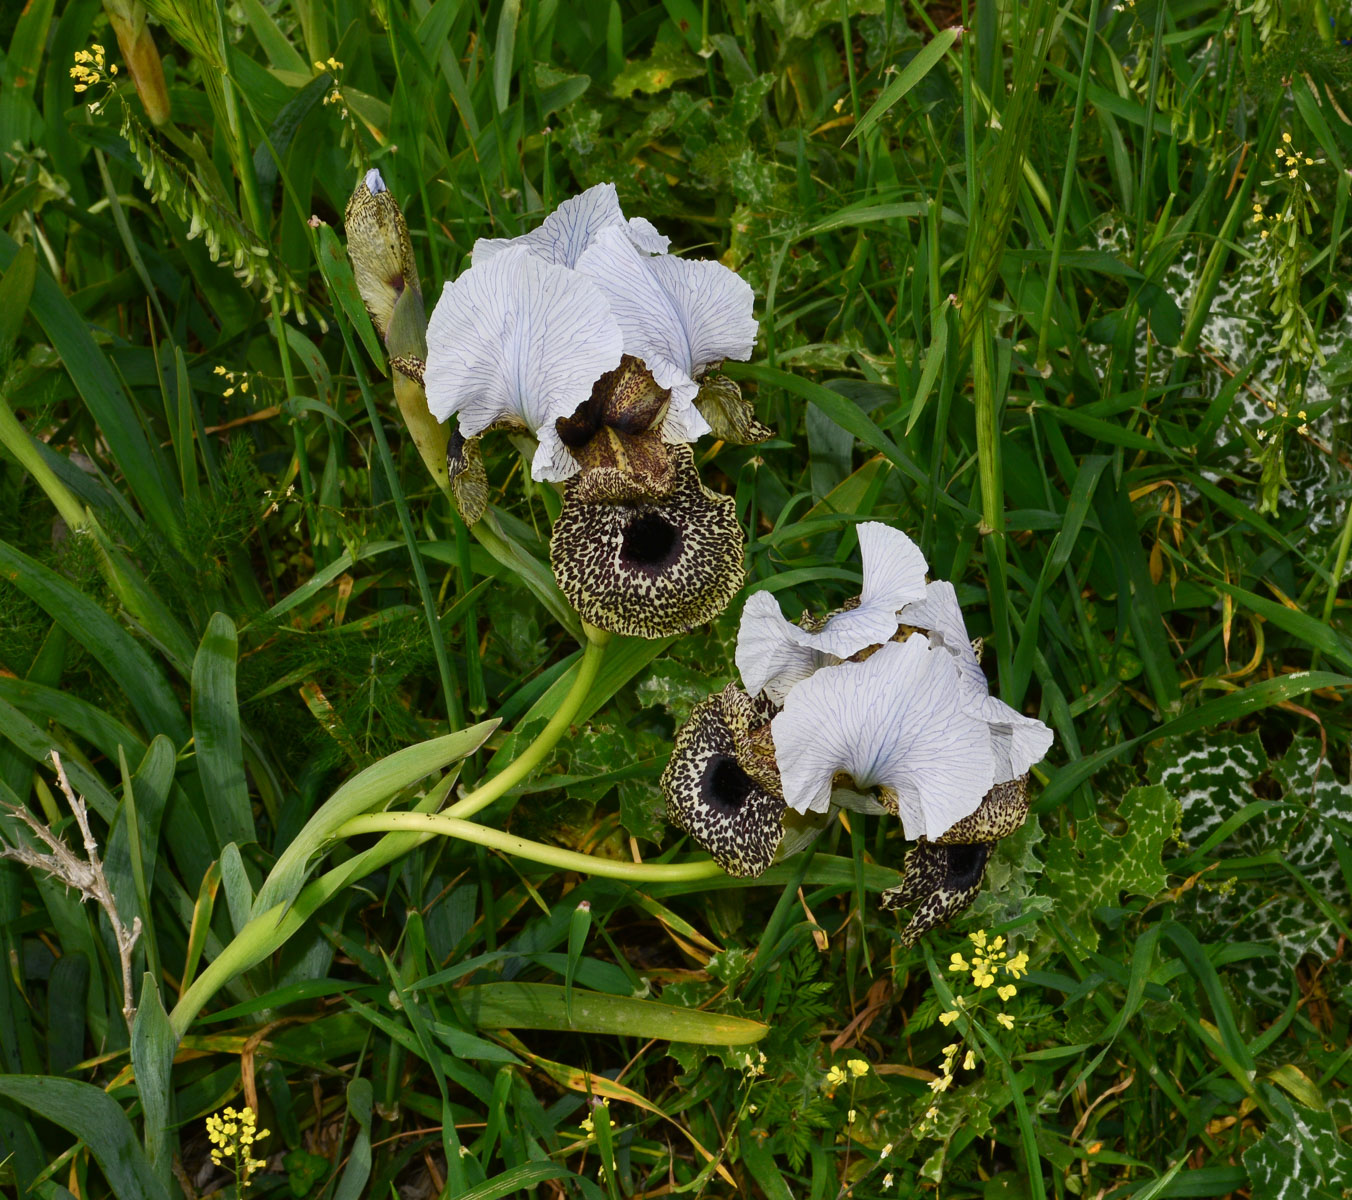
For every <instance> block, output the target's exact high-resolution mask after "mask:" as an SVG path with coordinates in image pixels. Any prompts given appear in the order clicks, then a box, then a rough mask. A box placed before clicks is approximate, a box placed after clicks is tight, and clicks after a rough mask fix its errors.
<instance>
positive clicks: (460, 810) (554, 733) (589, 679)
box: [443, 625, 610, 817]
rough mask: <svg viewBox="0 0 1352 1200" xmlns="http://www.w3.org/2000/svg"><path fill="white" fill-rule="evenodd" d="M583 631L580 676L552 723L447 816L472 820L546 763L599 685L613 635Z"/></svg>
mask: <svg viewBox="0 0 1352 1200" xmlns="http://www.w3.org/2000/svg"><path fill="white" fill-rule="evenodd" d="M583 628H584V629H585V630H586V632H587V648H586V649H585V650H584V651H583V652H582V661H581V662H580V663H579V664H578V671H577V677H576V678H575V679H574V680H573V686H572V687H570V688H569V689H568V694H567V695H566V696H565V697H564V698H563V703H562V704H560V705H559V707H558V709H557V710H556V711H555V713H554V715H553V716H552V717H550V718H549V724H548V725H546V726H545V727H544V729H542V730H541V731H540V736H539V737H537V738H536V739H535V740H534V741H533V742H531V744H530V745H529V746H527V747H526V748H525V749H524V750H523V751H522V752H521V753H520V754H518V755H517V756H516V758H514V759H513V760H512V761H511V762H510V763H508V764H507V766H506V767H504V768H503V769H502V770H501V771H499V772H498V773H497V774H496V775H494V776H493V778H492V779H490V780H488V781H487V782H486V783H482V784H480V785H479V786H478V787H477V788H475V789H474V790H473V791H472V792H470V793H469V795H468V796H464V797H462V798H461V799H459V800H457V801H456V802H455V803H454V804H452V805H451V806H450V808H448V809H446V811H445V813H444V814H443V815H444V816H447V817H471V816H473V815H474V814H475V813H476V812H478V811H479V810H480V809H481V808H485V807H487V806H488V805H490V804H492V803H493V801H494V800H496V799H498V797H499V796H503V795H506V793H507V792H509V791H511V789H512V788H514V787H515V786H516V785H517V784H518V783H520V782H521V781H522V780H523V779H525V778H526V776H527V775H529V774H530V773H531V772H532V771H533V770H535V768H536V767H538V766H539V765H540V764H541V763H542V762H543V761H544V758H545V755H546V754H548V753H549V752H550V751H551V750H552V749H554V746H555V745H556V744H557V743H558V740H559V739H560V738H561V737H563V735H564V734H565V733H566V732H567V731H568V727H569V726H570V725H571V724H572V723H573V718H574V717H576V716H577V714H578V710H579V709H580V708H581V707H582V702H583V701H584V700H586V698H587V693H588V692H590V691H591V686H592V684H593V683H595V682H596V675H597V672H598V671H600V669H601V659H602V658H604V657H605V652H606V643H607V642H609V641H610V634H608V633H605V632H604V631H602V630H600V629H594V628H593V627H592V626H590V625H585V626H584V627H583Z"/></svg>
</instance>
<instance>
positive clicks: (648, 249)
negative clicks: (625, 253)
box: [629, 217, 671, 254]
mask: <svg viewBox="0 0 1352 1200" xmlns="http://www.w3.org/2000/svg"><path fill="white" fill-rule="evenodd" d="M629 240H630V241H631V242H633V243H634V245H635V246H637V247H638V248H639V249H640V250H642V251H643V253H644V254H665V253H666V252H667V251H668V250H669V249H670V248H671V239H670V238H669V237H667V235H666V234H665V233H658V231H657V226H656V225H654V224H653V223H652V222H651V221H650V220H648V218H647V217H630V218H629Z"/></svg>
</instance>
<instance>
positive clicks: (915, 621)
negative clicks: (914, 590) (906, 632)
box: [901, 579, 990, 704]
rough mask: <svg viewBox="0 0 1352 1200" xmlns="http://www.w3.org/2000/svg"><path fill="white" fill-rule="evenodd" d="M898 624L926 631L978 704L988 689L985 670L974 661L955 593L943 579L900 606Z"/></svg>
mask: <svg viewBox="0 0 1352 1200" xmlns="http://www.w3.org/2000/svg"><path fill="white" fill-rule="evenodd" d="M901 623H902V624H903V625H912V626H914V627H915V628H916V629H924V630H926V631H927V632H928V633H929V635H930V640H931V641H933V642H934V643H935V644H936V645H940V646H942V647H943V648H944V649H945V650H947V651H948V652H949V654H951V655H952V656H953V658H954V660H955V661H956V662H957V664H958V673H959V675H960V676H961V677H962V686H963V691H964V693H965V694H966V695H967V697H968V699H969V700H970V701H971V702H972V703H974V704H975V703H978V702H979V701H980V700H981V699H983V698H984V697H985V696H986V695H987V694H988V693H989V692H990V685H989V684H988V683H987V682H986V673H985V672H984V671H983V670H982V669H981V664H980V663H979V662H977V658H976V651H975V650H973V649H972V639H971V638H970V637H968V635H967V622H966V621H964V620H963V617H962V607H961V605H959V604H958V593H957V591H956V590H955V589H954V587H953V585H952V584H951V583H949V582H948V580H947V579H936V580H935V581H934V582H933V583H931V584H930V585H929V586H928V587H926V588H925V596H924V599H923V600H918V601H916V603H914V604H908V605H907V606H906V607H905V608H904V609H902V611H901Z"/></svg>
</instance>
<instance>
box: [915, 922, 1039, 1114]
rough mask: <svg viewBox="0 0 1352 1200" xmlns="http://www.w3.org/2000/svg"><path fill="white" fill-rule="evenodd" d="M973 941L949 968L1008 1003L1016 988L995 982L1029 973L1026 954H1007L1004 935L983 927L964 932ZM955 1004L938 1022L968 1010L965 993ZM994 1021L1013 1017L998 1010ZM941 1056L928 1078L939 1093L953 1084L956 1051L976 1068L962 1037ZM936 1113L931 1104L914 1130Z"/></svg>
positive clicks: (1008, 1023) (967, 1066)
mask: <svg viewBox="0 0 1352 1200" xmlns="http://www.w3.org/2000/svg"><path fill="white" fill-rule="evenodd" d="M967 938H968V940H969V941H970V942H971V943H972V952H971V958H970V959H968V958H966V957H964V956H963V955H962V954H961V953H959V952H957V951H954V953H953V954H952V956H951V957H950V958H949V960H948V969H949V970H950V971H961V972H963V973H966V972H969V971H970V972H971V975H972V984H973V986H974V987H976V988H977V989H978V990H979V991H984V990H985V989H987V988H994V989H995V994H996V995H997V996H998V997H999V998H1000V1002H1001V1003H1002V1004H1003V1003H1007V1002H1008V1001H1010V1000H1012V999H1013V998H1014V997H1015V996H1016V995H1017V994H1018V990H1019V989H1018V988H1016V987H1015V986H1014V984H1013V983H1010V982H1009V981H1008V979H1006V982H1004V983H1002V984H999V985H998V986H997V985H996V980H997V979H998V978H999V975H1000V974H1003V975H1005V976H1007V977H1009V978H1012V979H1022V978H1023V977H1024V976H1025V975H1027V974H1028V955H1027V953H1026V952H1024V951H1022V950H1020V951H1019V952H1018V954H1015V955H1014V956H1013V957H1010V954H1009V950H1008V949H1007V948H1006V944H1005V939H1004V938H1003V937H1001V936H999V935H997V936H995V937H994V938H988V937H987V936H986V931H985V930H984V929H978V930H976V931H975V932H973V933H970V934H968V935H967ZM953 1002H954V1005H955V1007H953V1008H950V1009H949V1010H948V1011H946V1012H941V1013H940V1014H939V1024H940V1025H942V1026H944V1027H945V1028H947V1027H948V1026H950V1025H952V1024H953V1023H954V1022H955V1021H956V1020H957V1019H958V1018H959V1017H960V1016H962V1015H963V1014H964V1013H966V1012H968V1011H969V1006H968V998H967V997H966V996H954V998H953ZM980 1004H981V997H980V996H979V995H978V996H977V997H976V1004H975V1005H974V1006H973V1007H980ZM995 1021H996V1024H998V1025H999V1026H1000V1028H1001V1029H1013V1028H1014V1024H1015V1022H1014V1018H1013V1017H1012V1016H1010V1015H1009V1013H1005V1012H1001V1013H996V1014H995ZM943 1053H944V1059H943V1063H942V1065H941V1067H940V1073H939V1075H938V1077H937V1078H935V1079H932V1080H930V1085H929V1086H930V1091H932V1092H934V1093H936V1094H938V1093H939V1092H946V1091H948V1089H949V1088H950V1087H952V1086H953V1077H954V1075H955V1074H956V1073H957V1065H958V1061H959V1055H961V1060H962V1069H963V1070H964V1071H972V1070H975V1069H976V1065H977V1061H978V1060H977V1053H976V1051H975V1050H974V1049H972V1048H971V1047H968V1048H967V1050H966V1053H963V1043H962V1042H961V1041H957V1042H950V1043H949V1044H948V1045H947V1046H945V1047H944V1051H943ZM938 1115H939V1110H938V1109H937V1108H936V1107H934V1106H933V1105H931V1106H930V1108H929V1110H928V1111H927V1112H926V1113H925V1119H924V1121H922V1122H921V1124H920V1127H919V1128H918V1130H917V1132H918V1133H921V1134H923V1133H924V1132H925V1129H926V1126H928V1125H929V1124H930V1123H931V1122H932V1121H934V1119H935V1118H936V1117H937V1116H938Z"/></svg>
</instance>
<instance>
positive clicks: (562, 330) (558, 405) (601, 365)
mask: <svg viewBox="0 0 1352 1200" xmlns="http://www.w3.org/2000/svg"><path fill="white" fill-rule="evenodd" d="M622 352H623V338H622V337H621V334H620V330H619V327H618V326H617V325H616V324H615V321H614V319H613V318H612V317H611V315H610V309H609V307H608V306H607V304H606V300H605V297H604V296H602V295H601V293H600V292H599V291H598V290H597V289H596V287H595V286H594V285H592V284H591V283H590V282H589V281H588V280H587V279H585V278H583V277H582V276H581V275H579V274H577V272H575V271H570V270H568V269H567V268H566V267H556V266H552V265H550V264H549V263H547V262H545V261H544V260H543V259H540V258H536V257H535V256H534V255H532V254H530V253H529V252H527V251H525V250H522V249H513V250H510V251H507V252H505V253H503V254H498V255H495V256H494V257H492V258H490V259H489V260H488V261H487V262H485V263H484V264H483V265H482V266H472V267H470V269H469V270H468V271H466V272H465V273H464V274H463V275H461V276H460V278H459V279H457V280H455V282H454V283H450V284H447V286H446V289H445V290H444V291H443V292H442V294H441V299H440V300H438V301H437V305H436V308H434V309H433V310H432V317H431V320H430V321H429V322H428V325H427V370H426V375H425V382H426V386H427V406H428V408H429V409H431V411H432V415H433V416H435V417H436V418H437V420H439V421H444V420H446V418H447V417H449V416H450V415H451V414H452V413H459V414H460V432H461V433H462V434H463V435H464V436H465V437H473V436H474V435H475V434H477V433H481V432H482V431H483V430H484V429H486V428H487V427H488V426H489V425H491V424H493V422H494V421H497V420H499V419H502V418H508V419H513V420H516V421H519V422H522V423H524V424H525V425H526V426H528V427H529V428H530V430H531V431H532V432H533V433H535V434H536V436H537V437H539V439H540V452H539V453H538V454H537V455H536V457H535V463H534V466H533V468H532V474H535V477H536V478H537V479H556V478H566V476H567V475H568V474H571V473H572V472H573V470H575V469H576V465H575V464H572V463H571V462H570V459H569V456H568V454H567V452H566V451H565V450H564V448H563V447H562V446H561V445H560V444H559V442H558V435H557V433H556V431H555V429H554V422H555V421H556V420H557V419H558V418H559V417H562V416H567V415H568V414H569V413H571V412H573V411H574V410H575V409H576V408H577V406H578V405H579V404H581V403H582V402H583V401H584V400H586V399H587V398H588V397H589V396H590V395H591V388H592V384H593V383H595V382H596V380H597V379H598V378H600V376H602V375H603V374H605V372H607V371H610V370H613V369H614V368H615V367H616V366H618V365H619V361H620V356H621V354H622ZM537 472H538V473H537Z"/></svg>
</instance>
